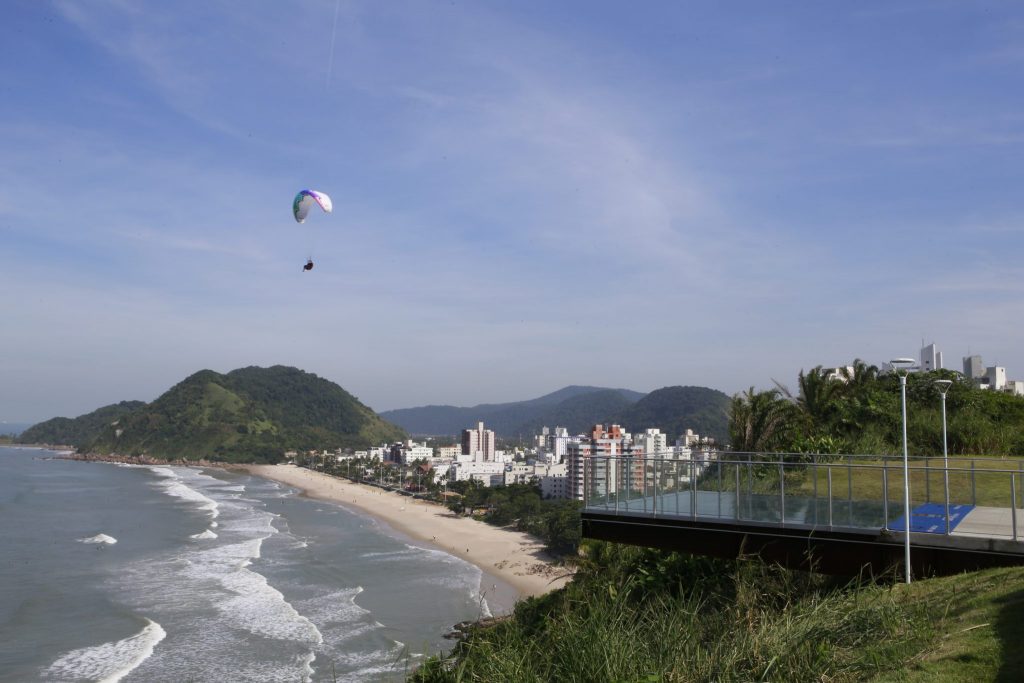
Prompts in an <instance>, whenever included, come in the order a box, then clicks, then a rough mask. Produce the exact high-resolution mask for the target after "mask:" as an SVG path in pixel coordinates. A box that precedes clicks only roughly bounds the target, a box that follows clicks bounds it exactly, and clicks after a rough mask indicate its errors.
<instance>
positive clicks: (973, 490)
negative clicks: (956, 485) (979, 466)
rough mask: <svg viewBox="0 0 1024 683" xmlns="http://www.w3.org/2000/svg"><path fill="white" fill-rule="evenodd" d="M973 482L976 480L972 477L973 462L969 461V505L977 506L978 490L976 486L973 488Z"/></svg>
mask: <svg viewBox="0 0 1024 683" xmlns="http://www.w3.org/2000/svg"><path fill="white" fill-rule="evenodd" d="M975 482H976V480H975V477H974V460H971V505H977V504H978V489H977V486H975Z"/></svg>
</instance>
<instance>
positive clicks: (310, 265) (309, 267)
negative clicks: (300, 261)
mask: <svg viewBox="0 0 1024 683" xmlns="http://www.w3.org/2000/svg"><path fill="white" fill-rule="evenodd" d="M302 269H303V270H313V259H310V260H308V261H306V265H304V266H302Z"/></svg>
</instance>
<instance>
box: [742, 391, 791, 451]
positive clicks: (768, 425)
mask: <svg viewBox="0 0 1024 683" xmlns="http://www.w3.org/2000/svg"><path fill="white" fill-rule="evenodd" d="M792 418H793V407H792V404H791V403H790V402H789V401H786V400H785V399H783V398H782V394H781V392H780V391H779V390H778V389H767V390H765V391H755V390H754V387H750V388H749V389H748V390H747V391H745V392H744V393H741V394H736V395H735V396H733V398H732V402H731V404H730V411H729V439H730V441H731V445H732V448H733V450H735V451H741V452H755V451H770V450H775V449H782V450H785V449H786V448H787V447H788V446H789V445H790V444H789V436H790V433H791V431H792Z"/></svg>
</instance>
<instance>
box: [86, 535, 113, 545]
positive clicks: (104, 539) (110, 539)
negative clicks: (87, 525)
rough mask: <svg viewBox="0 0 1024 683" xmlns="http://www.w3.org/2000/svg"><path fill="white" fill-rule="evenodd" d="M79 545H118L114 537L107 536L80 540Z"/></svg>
mask: <svg viewBox="0 0 1024 683" xmlns="http://www.w3.org/2000/svg"><path fill="white" fill-rule="evenodd" d="M78 542H79V543H106V544H107V545H113V544H115V543H117V539H116V538H114V537H113V536H107V535H106V534H96V535H95V536H90V537H89V538H80V539H78Z"/></svg>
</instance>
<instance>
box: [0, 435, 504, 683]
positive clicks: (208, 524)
mask: <svg viewBox="0 0 1024 683" xmlns="http://www.w3.org/2000/svg"><path fill="white" fill-rule="evenodd" d="M53 455H54V453H52V452H49V451H43V450H35V449H31V450H30V449H13V448H5V447H0V468H2V469H0V539H2V541H3V543H2V546H0V681H18V682H19V683H21V682H24V681H104V682H108V683H113V682H114V681H124V682H126V683H135V682H142V681H146V682H156V681H174V682H175V683H181V682H185V681H196V682H200V681H289V682H294V681H333V680H337V681H394V680H403V679H404V678H405V676H406V674H407V673H408V672H409V671H411V670H412V669H413V668H415V666H416V665H417V663H419V662H420V661H422V658H423V656H424V655H429V654H434V653H436V652H438V651H440V650H443V649H447V648H450V647H451V642H450V641H447V640H445V639H444V638H443V634H444V633H446V632H447V631H449V630H450V629H451V627H452V625H454V624H456V623H458V622H460V621H464V620H467V619H476V618H479V617H481V616H487V615H488V614H489V609H488V605H487V603H486V601H485V600H484V599H483V598H482V597H481V595H480V580H481V572H480V570H479V569H478V568H477V567H475V566H474V565H471V564H468V563H466V562H465V561H463V560H461V559H459V558H456V557H454V556H452V555H449V554H447V553H445V552H442V551H440V550H434V549H431V548H427V547H421V546H419V545H417V544H416V543H414V542H413V541H411V540H409V539H403V538H401V537H400V536H398V535H397V534H396V533H395V532H392V531H391V530H390V529H388V528H387V527H385V526H383V525H381V524H379V523H377V522H376V521H375V520H373V519H372V518H370V517H367V516H365V515H360V514H357V513H355V512H352V511H350V510H347V509H345V508H343V507H341V506H337V505H332V504H329V503H324V502H319V501H315V500H311V499H307V498H304V497H302V496H300V495H299V494H298V492H297V491H295V490H294V489H290V488H288V487H285V486H283V485H281V484H278V483H276V482H272V481H267V480H264V479H260V478H258V477H252V476H248V475H245V474H238V473H233V472H226V471H222V470H217V469H204V468H191V467H159V466H155V467H147V466H125V465H115V464H107V463H86V462H76V461H70V460H60V459H53V458H52V456H53Z"/></svg>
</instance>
